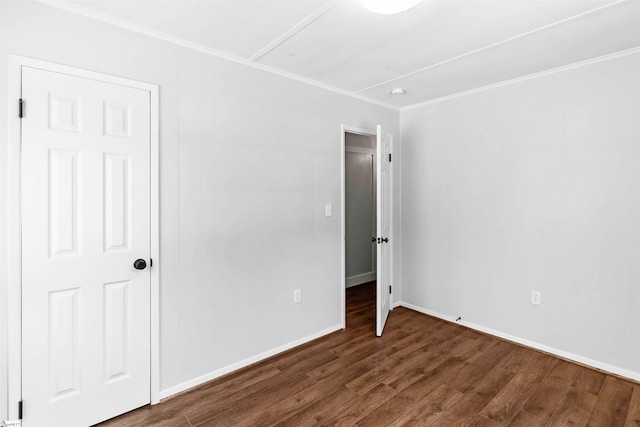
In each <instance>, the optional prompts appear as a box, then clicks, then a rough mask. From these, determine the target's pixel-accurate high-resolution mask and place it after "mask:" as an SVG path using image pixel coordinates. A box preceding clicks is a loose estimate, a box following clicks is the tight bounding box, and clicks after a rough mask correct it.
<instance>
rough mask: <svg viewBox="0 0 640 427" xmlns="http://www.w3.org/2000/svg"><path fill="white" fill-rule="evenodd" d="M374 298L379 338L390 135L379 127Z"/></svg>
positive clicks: (386, 304)
mask: <svg viewBox="0 0 640 427" xmlns="http://www.w3.org/2000/svg"><path fill="white" fill-rule="evenodd" d="M376 134H377V144H376V149H377V162H378V163H377V166H378V170H377V172H378V175H377V189H378V190H377V198H376V200H377V203H376V228H377V243H378V251H377V255H378V256H377V274H376V283H377V292H376V294H377V298H376V334H377V335H378V336H381V335H382V331H383V330H384V325H385V323H386V321H387V317H388V316H389V310H390V309H391V197H390V196H391V157H390V154H391V136H390V135H386V134H385V133H384V132H383V129H382V126H380V125H378V128H377V131H376Z"/></svg>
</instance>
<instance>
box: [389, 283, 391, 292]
mask: <svg viewBox="0 0 640 427" xmlns="http://www.w3.org/2000/svg"><path fill="white" fill-rule="evenodd" d="M389 293H391V285H389Z"/></svg>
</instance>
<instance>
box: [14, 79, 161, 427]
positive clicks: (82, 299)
mask: <svg viewBox="0 0 640 427" xmlns="http://www.w3.org/2000/svg"><path fill="white" fill-rule="evenodd" d="M22 98H23V99H24V102H25V116H24V118H23V119H22V280H23V281H22V398H23V401H24V413H23V425H24V426H25V427H31V426H51V427H53V426H66V427H69V426H87V425H91V424H94V423H97V422H100V421H103V420H106V419H108V418H112V417H114V416H116V415H119V414H121V413H124V412H127V411H129V410H131V409H134V408H137V407H139V406H142V405H145V404H147V403H149V402H150V272H149V268H150V267H148V266H147V267H146V268H142V267H143V265H142V263H141V262H139V263H138V265H137V268H134V261H135V260H137V259H141V260H144V261H145V262H146V263H147V264H149V263H150V258H149V255H150V94H149V92H147V91H144V90H140V89H133V88H129V87H124V86H119V85H114V84H109V83H104V82H99V81H96V80H90V79H84V78H78V77H73V76H69V75H65V74H59V73H54V72H49V71H43V70H38V69H34V68H27V67H25V68H23V72H22ZM138 268H139V269H138Z"/></svg>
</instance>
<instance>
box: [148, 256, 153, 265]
mask: <svg viewBox="0 0 640 427" xmlns="http://www.w3.org/2000/svg"><path fill="white" fill-rule="evenodd" d="M149 267H153V258H149Z"/></svg>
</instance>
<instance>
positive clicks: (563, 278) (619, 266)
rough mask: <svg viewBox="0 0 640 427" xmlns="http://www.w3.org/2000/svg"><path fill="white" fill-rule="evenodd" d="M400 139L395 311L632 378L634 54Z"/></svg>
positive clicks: (639, 161)
mask: <svg viewBox="0 0 640 427" xmlns="http://www.w3.org/2000/svg"><path fill="white" fill-rule="evenodd" d="M636 52H637V51H636ZM401 129H402V145H403V147H402V151H403V153H402V207H401V210H402V229H403V231H404V234H403V242H402V254H403V259H402V280H403V281H402V288H403V289H402V292H403V296H402V297H403V301H404V302H406V303H408V304H409V305H412V306H415V307H416V308H420V309H423V310H425V311H431V312H435V313H439V314H440V315H443V316H445V317H453V318H455V317H457V316H461V317H462V319H463V322H468V323H469V324H473V325H475V326H477V327H481V328H485V329H490V330H493V331H494V332H497V333H499V334H502V335H506V336H510V337H513V338H517V339H519V340H521V341H527V342H529V343H535V344H539V345H540V346H541V347H542V346H547V347H548V348H547V349H551V350H553V351H556V352H559V353H564V354H565V355H569V356H572V357H575V356H577V357H575V358H579V359H581V360H586V361H588V362H590V363H596V364H598V365H599V366H602V367H605V368H607V369H614V370H616V371H617V372H620V373H623V374H626V375H630V376H634V377H636V378H640V341H639V340H638V337H639V336H640V311H639V310H638V304H639V303H640V54H639V53H635V54H631V55H626V56H622V57H617V58H615V59H609V60H607V61H603V62H596V63H592V64H590V65H586V66H582V67H578V68H572V69H569V70H565V71H562V72H558V73H554V74H548V75H544V76H541V77H538V78H535V79H530V80H524V81H520V82H518V83H515V84H510V85H506V86H502V87H498V88H494V89H491V90H486V91H481V92H477V93H474V94H470V95H466V96H462V97H458V98H454V99H450V100H446V101H442V102H437V103H433V104H431V105H425V106H422V107H419V108H413V109H409V110H405V111H402V113H401ZM532 289H535V290H539V291H541V293H542V305H540V306H534V305H532V304H531V303H530V291H531V290H532Z"/></svg>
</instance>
